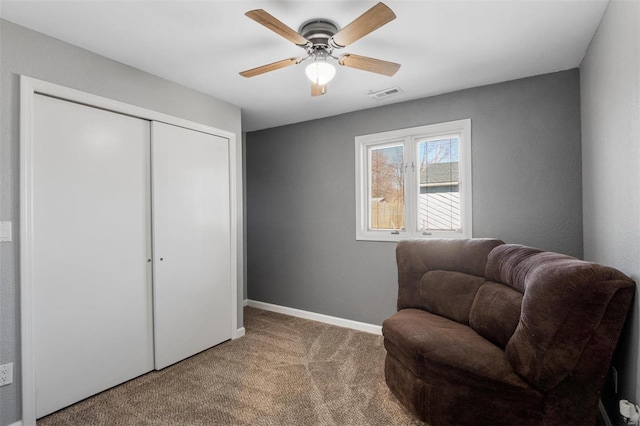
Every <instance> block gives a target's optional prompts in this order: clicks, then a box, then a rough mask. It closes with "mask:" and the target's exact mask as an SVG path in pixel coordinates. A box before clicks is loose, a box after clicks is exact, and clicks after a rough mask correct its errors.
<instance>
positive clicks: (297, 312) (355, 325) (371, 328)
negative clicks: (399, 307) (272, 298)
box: [246, 300, 382, 335]
mask: <svg viewBox="0 0 640 426" xmlns="http://www.w3.org/2000/svg"><path fill="white" fill-rule="evenodd" d="M246 306H251V307H252V308H258V309H264V310H265V311H271V312H277V313H280V314H285V315H291V316H292V317H298V318H304V319H308V320H312V321H318V322H323V323H325V324H331V325H337V326H338V327H346V328H351V329H354V330H358V331H364V332H365V333H372V334H378V335H382V327H381V326H379V325H373V324H367V323H366V322H359V321H353V320H349V319H344V318H338V317H332V316H330V315H324V314H317V313H315V312H309V311H303V310H301V309H295V308H288V307H286V306H280V305H273V304H271V303H265V302H258V301H255V300H247V305H246Z"/></svg>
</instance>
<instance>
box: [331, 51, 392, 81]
mask: <svg viewBox="0 0 640 426" xmlns="http://www.w3.org/2000/svg"><path fill="white" fill-rule="evenodd" d="M338 63H339V64H340V65H342V66H345V67H349V68H357V69H359V70H363V71H369V72H375V73H377V74H382V75H386V76H389V77H391V76H392V75H394V74H395V73H396V72H397V71H398V70H399V69H400V64H396V63H395V62H389V61H383V60H381V59H375V58H369V57H367V56H360V55H353V54H351V53H347V54H345V55H342V56H341V57H340V59H338Z"/></svg>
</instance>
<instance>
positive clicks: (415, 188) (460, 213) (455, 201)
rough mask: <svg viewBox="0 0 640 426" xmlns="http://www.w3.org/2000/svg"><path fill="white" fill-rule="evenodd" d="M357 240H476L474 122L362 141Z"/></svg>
mask: <svg viewBox="0 0 640 426" xmlns="http://www.w3.org/2000/svg"><path fill="white" fill-rule="evenodd" d="M356 209H357V216H356V239H358V240H374V241H398V240H400V239H403V238H430V237H432V238H470V237H471V236H472V229H471V120H469V119H467V120H458V121H451V122H447V123H440V124H433V125H428V126H422V127H414V128H411V129H402V130H394V131H391V132H385V133H377V134H372V135H364V136H357V137H356Z"/></svg>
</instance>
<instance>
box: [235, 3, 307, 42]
mask: <svg viewBox="0 0 640 426" xmlns="http://www.w3.org/2000/svg"><path fill="white" fill-rule="evenodd" d="M245 15H246V16H248V17H249V18H251V19H253V20H254V21H256V22H257V23H258V24H260V25H264V26H265V27H267V28H269V29H270V30H271V31H273V32H274V33H276V34H278V35H280V36H282V37H284V38H286V39H287V40H289V41H290V42H292V43H294V44H297V45H298V46H306V45H307V44H309V40H307V39H306V38H304V37H302V36H301V35H300V34H298V33H297V32H296V31H294V30H293V29H291V28H289V27H288V26H286V25H285V24H283V23H282V22H280V21H279V20H278V19H276V18H274V17H273V16H272V15H270V14H269V13H268V12H266V11H265V10H263V9H256V10H250V11H248V12H247V13H245Z"/></svg>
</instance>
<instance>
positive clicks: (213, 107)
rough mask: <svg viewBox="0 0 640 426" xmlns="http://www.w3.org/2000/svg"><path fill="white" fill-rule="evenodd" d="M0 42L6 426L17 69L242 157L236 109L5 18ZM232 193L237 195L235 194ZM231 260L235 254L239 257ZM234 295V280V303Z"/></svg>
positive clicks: (12, 400) (0, 398)
mask: <svg viewBox="0 0 640 426" xmlns="http://www.w3.org/2000/svg"><path fill="white" fill-rule="evenodd" d="M0 43H1V45H0V93H1V95H2V96H1V100H0V116H1V119H0V124H1V126H0V129H1V130H0V189H1V191H0V194H1V195H0V220H3V221H12V222H13V229H14V241H13V242H12V243H2V244H0V342H1V345H0V363H7V362H13V363H14V381H15V383H14V384H13V385H9V386H4V387H2V388H0V425H1V426H6V425H9V424H11V423H14V422H15V421H17V420H19V419H20V418H21V398H20V394H21V386H20V374H21V371H20V320H19V319H20V312H19V306H20V301H19V291H20V280H19V258H18V254H19V244H20V241H19V237H18V235H17V234H18V232H17V231H18V229H19V221H18V218H19V205H18V196H19V181H18V173H19V167H18V164H19V162H18V156H19V152H18V150H19V133H18V130H19V129H18V126H19V75H20V74H24V75H27V76H30V77H35V78H38V79H41V80H46V81H50V82H52V83H57V84H60V85H63V86H67V87H71V88H74V89H79V90H83V91H85V92H90V93H94V94H97V95H101V96H104V97H107V98H111V99H115V100H118V101H122V102H126V103H129V104H132V105H136V106H140V107H143V108H147V109H151V110H155V111H158V112H162V113H166V114H170V115H173V116H176V117H181V118H185V119H188V120H192V121H196V122H199V123H203V124H206V125H210V126H214V127H218V128H221V129H225V130H228V131H231V132H235V133H236V135H237V144H238V147H239V148H238V158H242V155H241V146H242V144H241V142H242V138H241V123H240V109H239V108H237V107H235V106H233V105H230V104H228V103H225V102H222V101H220V100H217V99H215V98H213V97H211V96H207V95H205V94H202V93H199V92H196V91H194V90H191V89H188V88H185V87H183V86H179V85H177V84H175V83H172V82H169V81H167V80H163V79H161V78H159V77H156V76H153V75H150V74H147V73H144V72H142V71H140V70H137V69H134V68H131V67H129V66H126V65H123V64H121V63H118V62H115V61H112V60H109V59H107V58H104V57H101V56H99V55H96V54H94V53H91V52H88V51H86V50H83V49H80V48H78V47H75V46H72V45H69V44H66V43H63V42H61V41H59V40H56V39H53V38H50V37H47V36H45V35H42V34H40V33H36V32H33V31H30V30H28V29H26V28H23V27H20V26H17V25H15V24H12V23H10V22H7V21H0ZM238 173H239V174H240V173H241V170H239V171H238ZM240 177H241V175H240ZM241 182H242V181H241V180H239V183H241ZM239 197H240V198H242V197H241V196H240V194H239ZM239 207H240V208H239V213H240V215H239V222H238V223H242V216H241V212H242V207H241V206H239ZM241 230H242V229H241ZM241 230H240V231H241ZM241 237H242V236H241ZM241 242H242V238H241V240H240V244H239V246H238V251H239V253H240V254H242V252H243V245H242V244H241ZM239 259H241V260H242V257H240V258H239ZM242 272H243V268H242V266H240V267H239V273H240V275H239V278H240V280H242V278H243V275H242ZM242 299H243V292H242V286H240V288H239V294H238V300H239V301H240V303H239V305H240V306H241V303H242ZM238 316H239V318H238V320H239V324H238V326H242V309H239V311H238Z"/></svg>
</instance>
